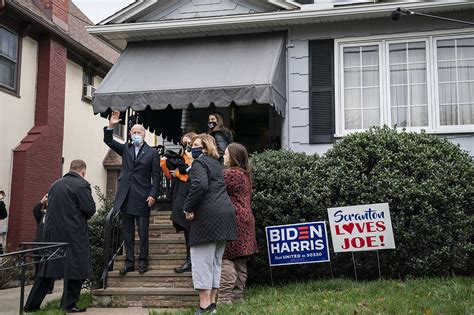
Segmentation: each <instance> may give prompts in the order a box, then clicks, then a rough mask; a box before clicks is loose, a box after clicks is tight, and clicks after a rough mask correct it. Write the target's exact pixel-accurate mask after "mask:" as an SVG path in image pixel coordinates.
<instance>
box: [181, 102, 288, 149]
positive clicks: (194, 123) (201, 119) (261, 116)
mask: <svg viewBox="0 0 474 315" xmlns="http://www.w3.org/2000/svg"><path fill="white" fill-rule="evenodd" d="M213 112H219V113H220V114H222V116H223V117H224V120H225V125H226V126H227V127H228V128H229V129H230V130H231V131H232V134H233V137H234V141H235V142H239V143H241V144H243V145H244V146H245V147H246V148H247V150H248V152H249V153H253V152H262V151H264V150H268V149H280V148H281V128H282V123H283V119H282V117H281V116H280V115H279V114H278V113H277V112H276V111H275V110H274V108H273V107H272V106H271V105H269V104H256V103H254V104H252V105H249V106H235V105H231V106H229V107H223V108H216V107H215V106H211V107H208V108H192V107H190V108H188V109H187V112H186V114H185V115H186V116H187V117H186V119H185V120H184V121H183V122H185V126H183V127H185V128H183V129H184V131H185V132H188V131H194V132H198V133H200V132H207V120H208V116H209V114H211V113H213Z"/></svg>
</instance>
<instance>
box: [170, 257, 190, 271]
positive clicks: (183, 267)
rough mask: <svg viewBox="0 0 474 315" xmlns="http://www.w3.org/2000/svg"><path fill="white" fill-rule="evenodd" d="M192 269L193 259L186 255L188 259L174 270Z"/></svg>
mask: <svg viewBox="0 0 474 315" xmlns="http://www.w3.org/2000/svg"><path fill="white" fill-rule="evenodd" d="M190 271H191V259H190V258H189V257H186V260H185V261H184V263H183V264H182V265H181V266H179V267H176V268H174V272H176V273H183V272H190Z"/></svg>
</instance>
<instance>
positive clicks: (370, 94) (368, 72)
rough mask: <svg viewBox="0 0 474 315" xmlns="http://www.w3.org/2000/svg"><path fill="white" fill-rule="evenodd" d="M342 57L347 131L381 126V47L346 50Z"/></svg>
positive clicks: (348, 48) (371, 46)
mask: <svg viewBox="0 0 474 315" xmlns="http://www.w3.org/2000/svg"><path fill="white" fill-rule="evenodd" d="M343 54H344V57H343V58H344V104H345V107H344V127H345V129H346V130H350V129H366V128H369V127H370V126H374V125H379V124H380V71H379V47H378V46H377V45H370V46H363V47H346V48H344V53H343Z"/></svg>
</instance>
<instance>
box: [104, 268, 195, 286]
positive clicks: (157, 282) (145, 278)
mask: <svg viewBox="0 0 474 315" xmlns="http://www.w3.org/2000/svg"><path fill="white" fill-rule="evenodd" d="M107 286H108V287H109V288H158V289H160V288H187V289H192V288H193V280H192V275H191V273H190V272H185V273H175V272H173V271H163V270H149V271H147V272H146V273H144V274H142V275H141V274H139V273H138V271H133V272H129V273H127V274H126V275H124V276H121V275H120V274H119V272H118V271H111V272H109V277H108V280H107Z"/></svg>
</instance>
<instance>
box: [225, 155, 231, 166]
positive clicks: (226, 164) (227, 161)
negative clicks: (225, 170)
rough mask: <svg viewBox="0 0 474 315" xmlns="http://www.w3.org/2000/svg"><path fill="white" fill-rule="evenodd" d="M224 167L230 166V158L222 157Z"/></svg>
mask: <svg viewBox="0 0 474 315" xmlns="http://www.w3.org/2000/svg"><path fill="white" fill-rule="evenodd" d="M224 165H225V166H227V167H229V166H230V157H229V156H228V155H224Z"/></svg>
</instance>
